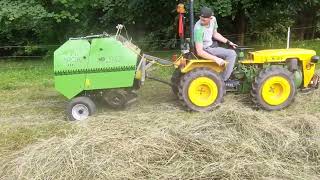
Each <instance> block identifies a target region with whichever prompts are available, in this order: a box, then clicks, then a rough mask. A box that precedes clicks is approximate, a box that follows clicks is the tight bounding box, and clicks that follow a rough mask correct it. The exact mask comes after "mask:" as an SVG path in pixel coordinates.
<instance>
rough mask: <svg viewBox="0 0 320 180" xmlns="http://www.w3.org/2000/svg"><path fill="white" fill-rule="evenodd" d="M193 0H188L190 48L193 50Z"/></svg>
mask: <svg viewBox="0 0 320 180" xmlns="http://www.w3.org/2000/svg"><path fill="white" fill-rule="evenodd" d="M193 4H194V0H190V7H189V9H190V41H191V42H190V50H191V51H192V52H193V51H194V32H193V31H194V29H193V28H194V10H193Z"/></svg>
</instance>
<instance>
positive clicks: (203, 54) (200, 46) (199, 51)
mask: <svg viewBox="0 0 320 180" xmlns="http://www.w3.org/2000/svg"><path fill="white" fill-rule="evenodd" d="M195 44H196V50H197V54H198V56H200V57H202V58H204V59H209V60H213V61H215V62H216V63H217V64H219V65H220V66H222V65H224V64H225V61H224V60H223V59H221V58H219V57H217V56H214V55H211V54H209V53H207V52H206V51H204V50H203V44H202V43H195Z"/></svg>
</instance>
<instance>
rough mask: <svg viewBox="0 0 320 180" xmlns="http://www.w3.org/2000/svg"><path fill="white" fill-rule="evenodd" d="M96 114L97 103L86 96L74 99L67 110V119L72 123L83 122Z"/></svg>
mask: <svg viewBox="0 0 320 180" xmlns="http://www.w3.org/2000/svg"><path fill="white" fill-rule="evenodd" d="M95 112H96V105H95V103H94V102H93V101H92V100H91V99H90V98H89V97H85V96H80V97H76V98H74V99H72V100H71V101H70V102H69V103H68V105H67V109H66V114H67V117H68V119H69V120H70V121H82V120H85V119H87V118H88V117H89V116H91V115H93V114H94V113H95Z"/></svg>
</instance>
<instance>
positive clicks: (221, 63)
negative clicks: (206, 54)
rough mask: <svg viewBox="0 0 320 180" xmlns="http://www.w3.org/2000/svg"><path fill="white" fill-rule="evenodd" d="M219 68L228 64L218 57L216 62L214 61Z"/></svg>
mask: <svg viewBox="0 0 320 180" xmlns="http://www.w3.org/2000/svg"><path fill="white" fill-rule="evenodd" d="M214 61H215V62H216V63H217V64H218V65H219V66H223V65H225V64H226V61H225V60H223V59H221V58H219V57H216V58H215V60H214Z"/></svg>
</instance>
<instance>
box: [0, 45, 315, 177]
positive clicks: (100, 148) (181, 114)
mask: <svg viewBox="0 0 320 180" xmlns="http://www.w3.org/2000/svg"><path fill="white" fill-rule="evenodd" d="M296 46H298V47H307V48H312V49H315V50H317V52H318V54H320V42H319V41H312V42H301V43H298V44H297V45H296ZM157 55H159V56H162V57H168V56H169V55H168V54H166V53H159V54H157ZM52 65H53V62H52V59H50V58H49V59H47V60H24V59H23V60H2V61H0V77H1V81H0V102H1V104H0V109H1V110H0V177H1V178H0V179H215V178H230V179H319V178H320V91H319V90H317V91H314V92H312V93H310V94H298V95H297V97H296V100H295V103H294V104H292V105H291V106H290V107H289V108H287V109H285V110H282V111H276V112H266V111H263V110H255V109H254V108H253V107H254V106H253V104H252V103H251V101H250V96H249V95H236V94H227V95H226V97H225V102H224V103H223V104H222V105H221V106H220V107H219V108H217V109H216V110H214V111H213V112H210V113H189V112H186V111H184V110H183V109H182V108H181V106H180V104H179V102H178V101H177V100H176V98H175V97H174V95H173V94H172V93H171V89H170V87H168V86H166V85H163V84H159V83H158V82H153V81H147V83H146V84H145V86H143V87H142V89H141V90H140V91H139V99H138V101H137V102H136V103H135V104H133V105H131V106H129V107H127V108H126V109H124V110H112V109H110V108H108V107H107V106H106V105H104V104H99V106H98V113H97V114H96V115H95V116H93V117H92V118H90V119H89V120H86V121H83V122H68V121H66V119H65V114H64V110H65V106H66V104H67V100H66V99H65V98H64V97H63V96H62V95H60V94H59V93H58V92H56V91H55V89H54V81H53V67H52ZM170 72H171V69H159V68H156V69H155V71H154V72H153V73H154V74H156V75H159V76H162V77H163V78H164V79H169V77H170ZM318 73H319V72H318Z"/></svg>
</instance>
